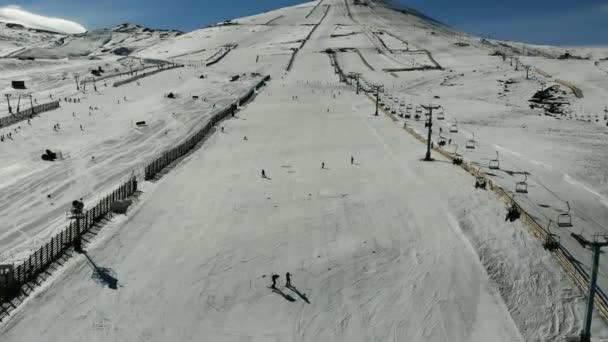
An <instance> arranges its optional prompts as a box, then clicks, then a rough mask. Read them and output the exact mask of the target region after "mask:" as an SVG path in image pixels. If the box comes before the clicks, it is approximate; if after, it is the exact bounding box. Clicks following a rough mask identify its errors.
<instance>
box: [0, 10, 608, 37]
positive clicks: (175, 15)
mask: <svg viewBox="0 0 608 342" xmlns="http://www.w3.org/2000/svg"><path fill="white" fill-rule="evenodd" d="M397 1H398V2H402V3H404V4H406V5H408V6H411V7H414V8H416V9H418V10H419V11H421V12H424V13H426V14H427V15H429V16H431V17H434V18H436V19H438V20H440V21H442V22H444V23H446V24H448V25H451V26H454V27H457V28H459V29H462V30H464V31H467V32H470V33H474V34H477V35H481V36H490V37H494V38H500V39H509V40H516V41H525V42H529V43H538V44H554V45H608V0H552V1H548V0H511V1H505V0H397ZM301 2H302V1H298V0H223V1H222V0H220V1H217V0H216V1H211V0H173V1H168V0H96V1H92V0H18V1H14V0H13V1H10V0H8V1H7V0H0V7H2V6H7V5H18V6H20V7H22V8H23V9H25V10H28V11H30V12H34V13H37V14H42V15H47V16H54V17H62V18H67V19H70V20H74V21H76V22H79V23H81V24H83V25H84V26H85V27H87V28H88V29H95V28H102V27H110V26H113V25H116V24H120V23H124V22H133V23H137V24H141V25H144V26H149V27H154V28H176V29H180V30H183V31H191V30H194V29H197V28H201V27H204V26H206V25H208V24H210V23H213V22H217V21H221V20H225V19H230V18H236V17H241V16H246V15H251V14H256V13H260V12H263V11H266V10H271V9H276V8H280V7H284V6H290V5H295V4H298V3H301Z"/></svg>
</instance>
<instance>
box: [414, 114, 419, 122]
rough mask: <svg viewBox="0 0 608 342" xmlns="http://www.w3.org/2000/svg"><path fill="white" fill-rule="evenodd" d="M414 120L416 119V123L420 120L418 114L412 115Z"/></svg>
mask: <svg viewBox="0 0 608 342" xmlns="http://www.w3.org/2000/svg"><path fill="white" fill-rule="evenodd" d="M414 119H416V121H418V120H420V114H418V113H416V115H414Z"/></svg>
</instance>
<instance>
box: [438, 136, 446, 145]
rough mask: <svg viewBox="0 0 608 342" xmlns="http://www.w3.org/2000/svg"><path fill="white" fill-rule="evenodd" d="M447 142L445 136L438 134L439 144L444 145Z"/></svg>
mask: <svg viewBox="0 0 608 342" xmlns="http://www.w3.org/2000/svg"><path fill="white" fill-rule="evenodd" d="M446 143H447V141H446V139H445V137H442V136H441V135H440V136H439V143H438V144H439V146H445V145H446Z"/></svg>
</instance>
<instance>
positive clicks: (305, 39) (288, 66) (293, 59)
mask: <svg viewBox="0 0 608 342" xmlns="http://www.w3.org/2000/svg"><path fill="white" fill-rule="evenodd" d="M330 7H331V5H326V6H325V8H326V10H325V14H323V17H322V18H321V20H319V23H317V24H316V25H315V26H314V27H313V28H312V30H310V32H308V35H307V36H306V38H304V40H303V41H302V44H301V45H300V47H299V48H296V49H295V50H294V51H293V53H292V54H291V58H290V59H289V63H288V64H287V68H285V71H291V67H292V66H293V63H294V62H295V60H296V55H297V54H298V52H300V50H302V48H303V47H304V45H305V44H306V42H307V41H308V39H310V37H311V36H312V34H313V33H314V32H315V30H316V29H317V27H319V25H321V23H322V22H323V19H325V17H327V14H328V13H329V8H330Z"/></svg>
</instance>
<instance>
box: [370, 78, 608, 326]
mask: <svg viewBox="0 0 608 342" xmlns="http://www.w3.org/2000/svg"><path fill="white" fill-rule="evenodd" d="M364 91H366V90H365V89H364ZM366 95H367V97H368V98H369V99H370V100H371V101H372V102H373V101H375V100H374V98H373V97H372V96H370V95H369V94H368V93H367V91H366ZM380 109H381V110H382V111H383V112H384V113H385V114H386V115H387V116H389V117H390V118H391V119H393V121H397V120H396V118H395V117H394V116H393V115H392V114H390V113H388V112H386V110H384V108H380ZM403 129H404V130H405V131H407V132H408V133H410V134H411V135H412V136H413V137H414V138H416V139H417V140H419V141H420V142H422V143H425V144H426V142H427V138H426V137H425V136H423V135H421V134H420V133H418V132H417V131H416V130H414V129H413V128H410V127H407V126H406V127H403ZM431 146H432V149H433V150H434V151H436V152H438V153H439V154H441V155H442V156H444V157H445V158H447V159H448V160H450V161H453V160H454V156H453V155H452V154H451V153H450V152H447V151H446V150H444V149H443V148H441V147H439V146H436V145H435V144H432V145H431ZM459 166H460V167H461V168H462V169H463V170H465V171H466V172H468V173H469V174H471V175H472V176H474V177H480V178H483V179H484V180H485V181H486V183H487V184H488V185H489V187H490V190H492V191H493V192H494V193H495V194H496V195H497V197H498V198H499V199H500V200H502V201H503V202H504V203H505V204H507V205H510V204H515V206H516V207H517V208H518V209H519V211H520V213H521V216H520V218H521V220H522V223H524V225H525V226H526V227H527V228H528V230H529V232H530V233H531V234H532V235H533V236H534V237H536V238H537V239H539V240H540V241H542V242H544V241H546V240H547V239H548V238H549V236H550V235H549V232H548V231H547V230H545V229H544V228H543V227H542V226H541V225H540V224H539V223H538V222H537V221H536V220H535V219H534V218H533V217H532V215H530V214H529V213H528V212H527V211H526V210H525V209H524V208H523V207H522V206H521V205H520V204H519V203H517V202H516V201H515V200H513V199H512V198H511V197H510V196H509V194H508V193H507V192H506V191H504V189H503V188H502V187H500V186H498V185H495V184H494V182H493V181H492V179H490V178H489V177H487V176H486V175H485V174H484V173H483V172H481V171H479V169H476V168H475V167H473V166H472V165H470V164H469V163H468V162H463V163H462V164H460V165H459ZM552 254H553V256H554V257H555V258H556V259H557V261H558V263H559V264H560V265H561V266H562V268H563V269H564V271H565V272H566V273H567V274H568V275H569V276H570V278H571V279H572V281H573V282H574V283H575V285H576V286H578V287H579V289H580V290H581V291H582V292H583V293H587V292H588V289H589V275H588V274H587V272H586V271H585V270H584V269H583V268H582V267H581V266H580V265H579V264H577V263H576V262H573V260H576V259H575V258H574V256H572V254H570V252H569V251H568V250H567V249H566V248H564V247H563V246H562V245H561V244H560V245H559V248H558V249H557V250H555V251H553V252H552ZM596 295H597V297H596V299H595V301H594V303H595V308H596V309H597V311H598V312H599V314H600V316H601V317H602V318H603V319H604V321H606V322H608V296H607V295H606V293H605V292H604V291H603V290H602V289H601V288H600V287H599V286H598V287H597V292H596Z"/></svg>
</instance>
